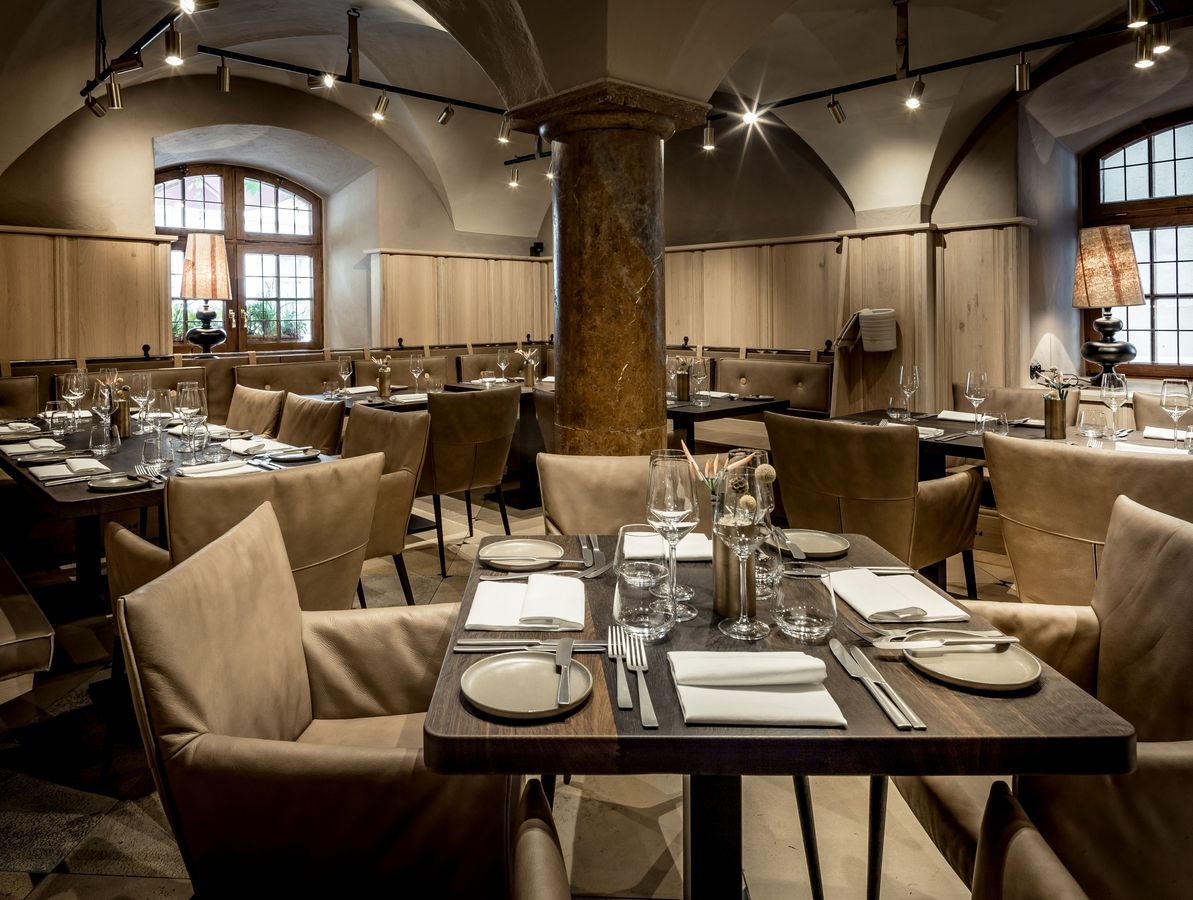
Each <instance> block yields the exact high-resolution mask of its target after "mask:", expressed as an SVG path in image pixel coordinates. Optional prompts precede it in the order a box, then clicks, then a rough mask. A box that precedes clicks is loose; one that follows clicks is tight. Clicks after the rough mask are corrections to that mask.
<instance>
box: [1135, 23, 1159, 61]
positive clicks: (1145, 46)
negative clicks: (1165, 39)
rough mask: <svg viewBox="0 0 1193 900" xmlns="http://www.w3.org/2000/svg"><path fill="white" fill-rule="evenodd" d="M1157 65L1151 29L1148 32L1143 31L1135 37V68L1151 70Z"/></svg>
mask: <svg viewBox="0 0 1193 900" xmlns="http://www.w3.org/2000/svg"><path fill="white" fill-rule="evenodd" d="M1155 64H1156V59H1155V57H1154V55H1153V46H1152V32H1151V29H1150V28H1149V29H1148V30H1147V31H1141V32H1139V34H1138V35H1136V37H1135V68H1137V69H1150V68H1151V67H1152V66H1154V65H1155Z"/></svg>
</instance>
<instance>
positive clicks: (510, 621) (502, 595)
mask: <svg viewBox="0 0 1193 900" xmlns="http://www.w3.org/2000/svg"><path fill="white" fill-rule="evenodd" d="M583 627H584V582H582V581H580V580H579V579H576V578H568V577H567V576H564V575H531V576H530V577H529V578H527V579H526V584H519V583H517V582H516V581H483V582H481V583H480V584H479V585H477V588H476V594H475V595H473V598H472V609H470V610H469V611H468V621H467V622H466V623H465V624H464V628H465V629H467V630H469V631H580V630H581V629H582V628H583Z"/></svg>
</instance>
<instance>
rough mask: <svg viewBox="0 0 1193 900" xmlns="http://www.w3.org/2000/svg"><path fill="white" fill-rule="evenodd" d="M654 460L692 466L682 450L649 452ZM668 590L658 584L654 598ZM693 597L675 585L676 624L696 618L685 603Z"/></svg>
mask: <svg viewBox="0 0 1193 900" xmlns="http://www.w3.org/2000/svg"><path fill="white" fill-rule="evenodd" d="M656 459H678V460H683V462H684V463H685V464H686V465H687V466H688V468H689V469H691V467H692V464H691V463H690V462H688V458H687V456H686V455H684V452H683V451H682V450H671V449H666V450H651V451H650V461H651V462H654V461H655V460H656ZM693 475H695V471H694V470H693ZM699 486H700V483H699V479H697V488H699ZM696 517H697V519H699V517H700V514H699V503H697V514H696ZM670 590H671V588H670V585H669V584H667V583H666V582H665V581H664V582H660V583H659V584H658V585H657V586H656V587H655V589H654V591H655V596H657V597H662V598H666V597H670V596H671V594H670ZM695 595H696V592H695V591H694V590H692V589H691V588H690V587H688V586H687V585H686V584H676V585H675V607H676V608H675V621H676V622H688V621H690V620H692V619H694V618H696V608H695V607H694V606H692V604H691V603H689V602H687V601H689V600H691V599H692V598H693V597H694V596H695Z"/></svg>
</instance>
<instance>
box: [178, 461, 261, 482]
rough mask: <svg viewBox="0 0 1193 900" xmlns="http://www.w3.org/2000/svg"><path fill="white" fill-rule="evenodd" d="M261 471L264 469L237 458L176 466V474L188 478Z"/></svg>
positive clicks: (248, 473)
mask: <svg viewBox="0 0 1193 900" xmlns="http://www.w3.org/2000/svg"><path fill="white" fill-rule="evenodd" d="M262 471H264V470H263V469H258V468H256V467H255V466H250V465H246V464H245V463H243V462H241V461H240V460H238V459H229V460H226V461H225V462H213V463H199V464H198V465H194V466H179V467H178V474H179V475H184V476H187V477H189V478H203V477H206V476H209V475H250V474H252V473H254V472H257V473H260V472H262Z"/></svg>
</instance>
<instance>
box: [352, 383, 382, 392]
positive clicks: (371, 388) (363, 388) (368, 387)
mask: <svg viewBox="0 0 1193 900" xmlns="http://www.w3.org/2000/svg"><path fill="white" fill-rule="evenodd" d="M344 393H345V394H375V393H377V385H375V384H358V385H357V386H356V387H350V388H344Z"/></svg>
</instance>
